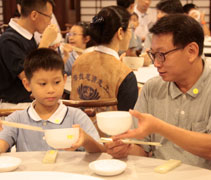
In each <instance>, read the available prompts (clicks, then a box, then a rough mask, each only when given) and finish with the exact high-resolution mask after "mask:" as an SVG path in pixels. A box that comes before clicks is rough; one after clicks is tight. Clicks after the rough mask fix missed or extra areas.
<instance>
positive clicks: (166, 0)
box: [142, 0, 183, 58]
mask: <svg viewBox="0 0 211 180" xmlns="http://www.w3.org/2000/svg"><path fill="white" fill-rule="evenodd" d="M156 10H157V20H159V19H160V18H162V17H163V16H166V15H170V14H177V13H183V6H182V3H181V2H180V1H179V0H161V1H159V2H158V3H157V5H156ZM151 42H152V34H151V33H148V34H147V36H146V40H145V43H144V48H143V50H142V53H145V57H146V58H148V55H147V54H146V51H147V50H149V49H150V47H151Z"/></svg>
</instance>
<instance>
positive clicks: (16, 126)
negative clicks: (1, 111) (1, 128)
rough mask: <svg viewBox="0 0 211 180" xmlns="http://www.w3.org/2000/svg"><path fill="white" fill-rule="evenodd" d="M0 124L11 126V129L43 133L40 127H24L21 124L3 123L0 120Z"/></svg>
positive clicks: (24, 125)
mask: <svg viewBox="0 0 211 180" xmlns="http://www.w3.org/2000/svg"><path fill="white" fill-rule="evenodd" d="M0 123H1V124H3V125H5V126H11V127H15V128H22V129H28V130H32V131H40V132H44V129H42V128H41V127H36V126H30V125H26V124H22V123H15V122H9V121H3V120H0Z"/></svg>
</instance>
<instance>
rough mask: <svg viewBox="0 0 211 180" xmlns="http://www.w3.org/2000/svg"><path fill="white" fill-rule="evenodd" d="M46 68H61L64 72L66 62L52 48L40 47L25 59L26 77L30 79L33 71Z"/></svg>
mask: <svg viewBox="0 0 211 180" xmlns="http://www.w3.org/2000/svg"><path fill="white" fill-rule="evenodd" d="M40 69H44V70H46V71H48V70H55V69H56V70H61V73H62V74H64V62H63V60H62V58H61V56H60V55H59V54H58V53H57V52H56V51H55V50H52V49H49V48H39V49H36V50H35V51H33V52H31V53H30V54H29V55H28V56H27V57H26V58H25V61H24V72H25V75H26V78H27V79H28V80H29V81H30V80H31V78H32V77H33V73H34V72H36V71H38V70H40Z"/></svg>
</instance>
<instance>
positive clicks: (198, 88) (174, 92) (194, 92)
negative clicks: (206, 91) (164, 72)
mask: <svg viewBox="0 0 211 180" xmlns="http://www.w3.org/2000/svg"><path fill="white" fill-rule="evenodd" d="M203 62H204V69H203V72H202V75H201V76H200V78H199V79H198V81H197V82H196V83H195V84H194V85H193V86H192V88H191V89H189V90H188V91H187V93H186V94H188V95H190V96H191V97H193V98H195V97H197V96H198V95H200V94H201V92H202V90H203V87H204V85H205V84H206V80H207V78H208V77H209V76H210V69H211V65H209V64H208V63H207V62H206V61H204V60H203ZM170 94H171V97H172V98H173V99H175V98H177V97H178V96H180V95H181V94H183V93H182V92H181V91H180V90H179V88H178V87H177V86H176V84H175V83H174V82H170Z"/></svg>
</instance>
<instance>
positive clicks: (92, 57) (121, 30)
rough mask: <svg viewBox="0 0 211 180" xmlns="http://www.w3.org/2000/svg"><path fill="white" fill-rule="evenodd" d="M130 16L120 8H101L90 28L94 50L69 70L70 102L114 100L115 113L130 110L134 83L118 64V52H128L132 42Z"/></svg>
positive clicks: (133, 98)
mask: <svg viewBox="0 0 211 180" xmlns="http://www.w3.org/2000/svg"><path fill="white" fill-rule="evenodd" d="M129 20H130V14H129V12H128V11H126V10H125V9H124V8H122V7H119V6H109V7H105V8H103V9H102V10H101V11H100V12H99V13H98V14H97V15H96V16H95V17H94V18H93V20H92V22H91V24H90V36H91V39H93V40H94V41H95V42H96V43H97V46H96V47H95V48H94V51H92V52H90V53H85V54H82V55H81V56H79V57H78V58H77V60H76V61H75V63H74V64H73V68H72V81H71V85H72V90H71V99H74V100H78V99H83V100H97V99H106V98H117V100H118V105H117V106H118V110H126V111H127V110H129V109H130V108H133V107H134V105H135V103H136V100H137V96H138V87H137V80H136V77H135V75H134V73H133V72H132V70H131V69H130V68H129V67H127V66H126V65H125V64H124V63H123V62H121V61H120V58H119V55H118V52H119V50H127V49H128V44H129V41H130V38H131V29H130V28H128V25H129Z"/></svg>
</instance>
